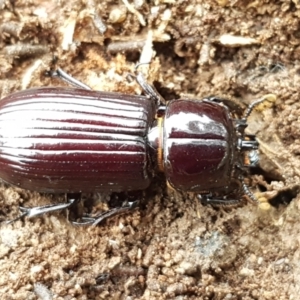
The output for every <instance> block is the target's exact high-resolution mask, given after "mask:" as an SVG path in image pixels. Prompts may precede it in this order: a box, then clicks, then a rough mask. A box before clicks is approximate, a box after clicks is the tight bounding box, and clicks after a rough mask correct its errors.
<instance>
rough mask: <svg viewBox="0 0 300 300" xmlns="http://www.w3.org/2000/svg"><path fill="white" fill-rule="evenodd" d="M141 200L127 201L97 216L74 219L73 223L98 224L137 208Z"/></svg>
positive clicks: (82, 224)
mask: <svg viewBox="0 0 300 300" xmlns="http://www.w3.org/2000/svg"><path fill="white" fill-rule="evenodd" d="M139 202H140V201H139V200H136V201H132V202H126V203H125V204H124V205H122V206H121V207H116V208H113V209H110V210H108V211H106V212H104V213H101V214H99V215H97V216H95V217H83V218H81V220H80V221H72V224H73V225H76V226H78V225H80V226H89V225H92V226H97V225H98V224H100V223H102V222H103V221H105V220H106V219H108V218H111V217H113V216H118V215H122V214H125V213H127V212H129V211H132V210H133V209H135V208H137V207H138V205H139Z"/></svg>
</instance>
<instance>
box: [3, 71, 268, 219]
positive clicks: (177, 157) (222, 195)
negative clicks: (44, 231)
mask: <svg viewBox="0 0 300 300" xmlns="http://www.w3.org/2000/svg"><path fill="white" fill-rule="evenodd" d="M55 75H57V76H59V77H61V78H62V79H64V80H66V81H69V82H71V83H72V84H74V85H76V86H79V87H80V88H65V87H44V88H38V89H30V90H25V91H21V92H18V93H15V94H12V95H9V96H7V97H6V98H4V99H2V100H1V102H0V178H2V179H3V180H4V181H5V182H7V183H9V184H13V185H16V186H19V187H21V188H24V189H29V190H35V191H39V192H49V193H81V192H94V191H102V192H103V191H106V192H121V191H131V190H141V189H145V188H147V187H148V186H149V184H150V182H151V177H152V174H155V172H157V170H160V171H163V172H164V173H165V176H166V179H167V180H168V182H169V183H170V185H171V186H173V187H174V188H175V189H177V190H181V191H192V192H195V193H198V194H199V197H200V198H201V199H202V201H205V202H211V203H232V202H235V201H237V200H235V199H229V198H228V196H229V195H232V194H236V195H237V194H239V193H241V192H243V193H244V194H245V193H246V194H248V196H250V198H252V199H254V196H253V195H252V193H251V192H250V191H249V190H248V188H247V186H246V185H245V183H244V181H243V176H244V174H245V172H246V167H245V165H244V161H245V155H246V154H245V153H247V152H248V151H252V150H255V149H257V147H258V144H257V142H256V141H255V137H252V136H246V135H245V133H244V130H245V128H246V126H247V117H248V116H249V114H250V113H251V111H252V109H253V107H254V105H256V104H257V103H260V102H261V101H263V100H264V99H261V100H258V101H256V102H255V103H253V104H252V105H250V106H249V107H248V110H247V111H246V113H245V115H244V117H243V118H241V119H235V117H234V116H235V114H234V112H233V108H232V107H230V106H231V103H230V101H228V100H223V99H219V98H215V97H211V98H207V99H203V100H201V101H199V100H190V99H180V100H174V101H171V102H169V103H168V105H167V106H165V107H161V106H159V102H160V96H159V95H158V93H157V92H156V91H155V89H154V88H153V87H152V86H151V85H149V84H147V83H146V82H145V80H144V79H143V77H142V76H141V75H138V76H137V78H136V79H137V81H138V83H139V84H140V85H141V86H142V87H143V89H144V91H145V93H146V96H131V95H124V94H118V93H107V92H98V91H92V90H90V89H89V88H88V87H86V86H85V85H83V84H81V83H79V82H77V81H76V80H75V79H72V78H70V77H68V75H67V74H65V73H64V72H63V71H61V70H58V71H57V72H56V73H55ZM157 115H160V117H156V116H157ZM250 165H251V164H250ZM72 203H73V201H71V202H69V203H66V204H61V205H60V204H59V205H57V204H54V205H49V206H46V207H36V208H29V209H23V210H24V214H23V215H22V216H24V215H26V216H36V215H38V214H43V213H45V212H48V211H52V210H58V209H62V208H66V207H69V206H70V205H71V204H72ZM132 206H133V204H132V203H130V204H127V205H126V206H124V207H121V208H117V209H115V210H114V211H112V212H110V213H109V214H107V215H105V217H103V215H101V216H98V217H96V218H95V219H92V221H91V223H93V224H97V223H99V222H100V221H102V220H103V219H104V218H106V217H107V216H108V215H111V214H115V213H120V212H123V211H125V210H128V209H129V208H131V207H132ZM87 223H90V221H89V222H87Z"/></svg>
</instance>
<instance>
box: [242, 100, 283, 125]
mask: <svg viewBox="0 0 300 300" xmlns="http://www.w3.org/2000/svg"><path fill="white" fill-rule="evenodd" d="M276 99H277V98H276V96H275V95H274V94H267V95H265V96H263V97H262V98H260V99H258V100H256V101H254V102H253V103H251V104H249V106H248V107H247V109H246V111H245V114H244V117H243V118H242V120H247V119H248V117H249V116H250V115H251V113H252V111H253V109H254V108H255V107H256V106H258V105H259V104H261V103H262V102H264V101H268V102H271V103H272V102H275V101H276Z"/></svg>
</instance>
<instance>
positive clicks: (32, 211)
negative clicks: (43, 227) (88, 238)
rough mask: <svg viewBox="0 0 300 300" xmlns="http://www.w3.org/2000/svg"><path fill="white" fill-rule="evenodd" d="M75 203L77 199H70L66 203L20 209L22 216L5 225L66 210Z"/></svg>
mask: <svg viewBox="0 0 300 300" xmlns="http://www.w3.org/2000/svg"><path fill="white" fill-rule="evenodd" d="M77 202H78V200H77V199H70V200H69V202H68V203H57V204H49V205H43V206H35V207H20V211H21V212H22V214H21V215H20V216H19V217H17V218H15V219H13V220H10V221H7V222H6V224H11V223H13V222H15V221H17V220H20V219H22V218H24V217H28V218H33V217H36V216H40V215H43V214H46V213H49V212H53V211H58V210H62V209H66V208H69V207H70V206H72V205H74V204H75V203H77Z"/></svg>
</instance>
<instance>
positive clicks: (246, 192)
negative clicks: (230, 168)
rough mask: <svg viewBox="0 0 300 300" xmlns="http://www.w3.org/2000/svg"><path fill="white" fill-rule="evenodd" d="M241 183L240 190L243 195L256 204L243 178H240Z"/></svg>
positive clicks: (256, 201)
mask: <svg viewBox="0 0 300 300" xmlns="http://www.w3.org/2000/svg"><path fill="white" fill-rule="evenodd" d="M241 183H242V189H243V191H244V194H245V195H247V196H248V197H249V198H250V199H251V200H252V201H253V202H255V203H258V200H257V199H256V197H255V196H254V194H253V193H252V192H251V191H250V188H249V186H248V185H247V184H246V183H245V181H244V177H243V176H242V177H241Z"/></svg>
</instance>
